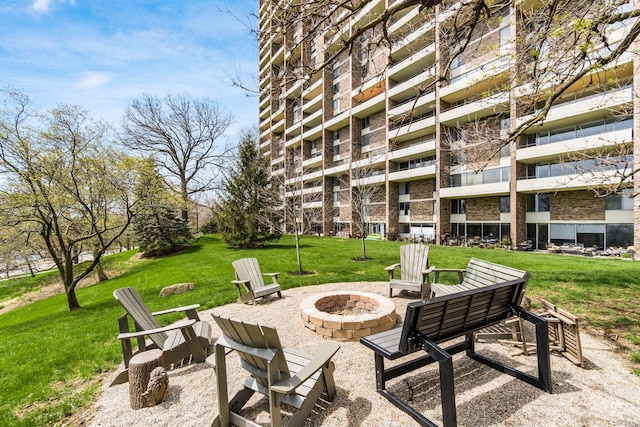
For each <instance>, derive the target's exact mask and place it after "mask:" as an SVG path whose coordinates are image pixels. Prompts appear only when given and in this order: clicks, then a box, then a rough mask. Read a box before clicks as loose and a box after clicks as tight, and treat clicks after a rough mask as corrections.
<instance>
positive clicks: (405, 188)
mask: <svg viewBox="0 0 640 427" xmlns="http://www.w3.org/2000/svg"><path fill="white" fill-rule="evenodd" d="M398 194H400V195H401V196H404V195H405V194H410V193H409V183H408V182H401V183H400V184H399V186H398Z"/></svg>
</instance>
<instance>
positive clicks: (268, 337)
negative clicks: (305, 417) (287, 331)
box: [212, 314, 291, 388]
mask: <svg viewBox="0 0 640 427" xmlns="http://www.w3.org/2000/svg"><path fill="white" fill-rule="evenodd" d="M212 316H213V319H214V320H215V322H216V323H217V324H218V326H219V327H220V330H221V331H222V333H223V334H224V335H225V336H226V338H227V339H231V340H233V341H235V342H236V343H238V344H242V345H244V346H246V347H249V348H253V349H268V350H271V351H273V352H274V354H275V355H274V358H273V359H272V360H271V361H268V360H265V359H263V358H260V357H254V356H252V355H251V354H249V353H247V352H243V351H241V350H239V349H237V348H236V350H237V353H238V355H239V356H240V359H241V365H242V367H243V368H245V369H246V370H247V371H249V372H251V374H252V376H253V377H254V378H255V379H256V380H257V381H258V382H259V383H261V384H262V385H263V386H264V387H267V388H268V387H269V378H268V375H267V369H268V367H269V366H268V364H269V362H270V363H271V365H272V368H273V367H274V366H275V367H277V371H278V372H277V374H278V376H277V378H274V379H273V381H276V380H281V379H287V378H290V377H291V373H290V372H289V367H288V365H287V361H286V359H285V355H284V352H283V350H282V345H281V344H280V338H279V337H278V333H277V331H276V329H275V328H274V327H272V326H264V325H258V324H256V323H251V322H243V321H239V320H233V319H230V318H227V317H221V316H218V315H216V314H212Z"/></svg>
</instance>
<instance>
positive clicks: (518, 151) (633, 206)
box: [259, 0, 640, 249]
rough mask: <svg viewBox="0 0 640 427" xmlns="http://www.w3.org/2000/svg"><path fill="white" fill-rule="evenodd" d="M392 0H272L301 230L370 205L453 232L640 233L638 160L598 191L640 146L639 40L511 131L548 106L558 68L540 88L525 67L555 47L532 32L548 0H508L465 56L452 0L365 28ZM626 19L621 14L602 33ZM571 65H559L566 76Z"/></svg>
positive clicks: (276, 112) (606, 242)
mask: <svg viewBox="0 0 640 427" xmlns="http://www.w3.org/2000/svg"><path fill="white" fill-rule="evenodd" d="M394 3H396V1H394V0H373V1H371V2H368V3H367V5H366V6H365V7H364V8H362V9H361V10H359V11H357V12H356V13H353V14H347V13H346V12H345V13H344V14H343V15H342V16H348V18H346V19H342V20H341V19H339V18H340V15H338V18H336V17H335V16H334V17H332V21H331V22H332V24H331V25H329V24H328V23H327V22H328V21H322V19H320V18H319V17H318V15H317V14H316V15H314V16H311V15H310V16H309V17H308V19H295V20H291V21H288V20H287V17H286V16H287V13H286V11H287V5H288V4H291V2H290V1H284V0H280V1H277V0H260V9H259V17H260V19H259V23H260V48H259V49H260V50H259V51H260V62H259V64H260V65H259V70H260V71H259V77H260V89H261V96H260V102H259V115H260V118H259V120H260V126H259V129H260V149H261V152H262V153H263V155H264V156H265V158H267V159H268V161H269V165H270V168H271V173H272V176H273V177H274V178H280V182H281V183H282V191H283V194H284V195H285V198H286V199H287V200H288V201H289V203H290V204H291V205H292V206H291V207H292V208H293V209H292V210H291V212H294V214H293V215H295V218H296V221H297V222H298V223H299V226H300V227H301V229H302V230H303V231H305V232H313V233H319V234H324V235H338V236H340V235H342V236H347V235H354V234H358V233H359V231H358V230H357V228H355V223H356V222H357V220H362V221H363V223H364V224H365V225H366V229H365V232H366V233H380V234H381V235H383V236H384V237H386V238H422V239H425V240H428V241H434V242H437V243H441V244H448V243H454V242H458V241H462V240H463V239H464V240H467V241H468V240H485V241H487V240H488V241H492V240H495V241H501V240H502V239H503V238H506V239H508V240H509V241H510V242H511V243H512V245H513V246H516V245H517V244H519V243H521V242H525V241H529V242H530V243H532V244H533V247H535V248H538V249H545V248H547V246H548V245H549V244H551V243H554V244H556V245H562V244H573V245H584V246H585V247H597V248H599V249H605V248H608V247H612V246H613V247H622V248H625V249H626V248H627V247H628V246H631V245H634V246H635V247H637V248H638V247H640V203H638V199H640V196H639V197H636V198H633V197H629V196H631V195H633V194H637V193H639V192H640V176H638V175H640V174H635V175H634V176H633V177H632V178H630V179H628V180H627V183H626V185H624V186H623V188H621V189H620V191H618V192H616V193H613V194H609V195H607V196H605V197H596V195H595V193H594V191H593V188H594V187H598V186H599V184H600V183H602V184H605V183H606V179H605V178H606V177H610V178H611V179H612V180H614V181H615V180H619V179H620V178H619V176H618V175H616V173H615V172H614V171H615V170H616V168H618V169H617V170H618V171H619V168H620V167H621V166H625V167H626V168H630V167H631V166H632V165H633V164H634V158H633V152H634V149H635V151H637V150H638V149H639V148H640V132H639V131H640V129H639V128H638V127H639V124H638V119H637V118H636V120H635V122H634V113H635V117H640V116H639V115H638V113H639V112H640V111H638V108H639V106H640V103H638V102H637V101H635V99H634V93H637V92H638V91H637V90H635V89H636V88H638V87H639V84H640V80H639V79H640V71H638V69H637V67H638V64H640V62H639V61H638V59H635V61H634V54H633V53H632V49H629V50H628V52H627V53H625V54H624V55H622V56H621V57H620V58H618V59H617V61H615V62H614V63H611V64H607V66H605V67H602V68H600V69H598V70H595V71H593V72H590V73H587V74H586V75H584V76H583V77H581V78H579V79H577V80H576V81H575V82H574V83H573V84H572V85H571V86H570V87H569V88H568V89H567V90H566V91H564V92H563V93H562V94H561V96H560V97H558V98H557V99H555V100H554V102H553V105H552V106H551V108H550V110H549V111H548V114H547V116H546V118H545V119H544V120H543V121H541V122H540V123H536V124H535V125H534V126H531V127H529V128H527V129H526V130H525V132H524V133H523V134H522V135H520V136H518V137H517V138H514V139H513V141H512V142H511V143H510V144H508V145H505V146H501V145H500V143H499V142H497V141H500V136H501V135H504V134H505V133H507V132H509V131H512V132H513V130H514V129H516V127H517V126H518V125H519V124H520V123H522V122H524V121H526V120H527V119H529V118H530V117H532V115H535V114H536V113H537V112H538V111H540V109H542V108H544V103H545V98H544V96H541V94H542V93H544V91H545V88H544V83H541V84H540V86H539V87H538V88H537V89H535V90H531V89H530V90H529V92H528V93H527V92H526V88H527V87H531V86H532V84H531V83H530V82H528V81H527V79H529V80H532V79H535V78H536V76H533V75H532V74H533V72H532V71H531V70H532V69H541V68H535V67H536V66H537V67H540V61H541V58H542V57H543V56H544V55H545V49H546V50H547V51H548V50H549V49H553V47H550V46H549V45H544V44H543V45H542V48H541V49H540V50H539V51H538V52H537V53H536V54H535V55H534V54H532V53H531V49H529V51H525V49H522V48H521V47H520V48H519V47H518V46H521V43H520V40H526V39H527V36H528V34H529V29H530V28H533V27H532V25H535V24H534V23H533V20H530V22H527V20H526V19H527V18H526V16H527V14H526V13H525V11H523V10H519V9H518V8H519V7H524V6H521V5H523V4H527V3H535V2H519V3H518V5H515V4H513V2H511V3H509V2H506V3H504V7H503V8H502V9H501V10H500V11H499V12H497V13H494V15H495V16H494V17H493V18H492V19H489V20H486V22H483V23H482V24H481V25H480V26H479V28H478V29H476V30H474V32H472V34H471V36H470V37H468V43H466V46H465V47H464V49H463V50H461V51H456V53H457V54H456V55H455V56H453V55H452V54H451V52H453V51H454V48H455V47H456V45H455V43H453V44H452V42H451V40H450V38H449V39H447V37H446V36H445V35H444V34H446V31H447V28H450V27H451V25H452V24H451V20H452V19H454V17H455V16H456V11H457V10H458V7H459V3H457V2H454V1H447V2H443V3H442V4H441V5H439V6H437V7H435V8H433V9H430V10H420V6H415V7H411V8H406V9H404V10H402V11H401V12H398V13H395V14H394V15H393V18H392V19H391V20H390V21H388V22H386V24H387V27H386V30H387V31H386V34H384V37H382V35H381V32H382V30H381V25H378V26H373V27H372V28H370V29H368V30H366V31H361V30H360V29H361V28H363V27H365V26H366V25H367V23H368V22H370V18H371V16H373V15H374V14H377V15H378V16H379V15H380V14H381V13H382V12H384V11H385V10H389V8H392V7H393V5H394ZM295 4H304V1H298V2H295ZM632 5H633V2H631V3H630V4H628V5H627V6H628V7H632ZM530 7H534V8H535V5H534V6H530ZM621 7H624V6H621ZM631 22H633V21H632V20H631V19H630V20H629V24H630V23H631ZM290 23H291V24H290ZM337 25H338V26H337ZM480 27H482V28H480ZM628 28H629V25H626V23H622V25H620V24H616V25H612V26H611V27H610V28H607V41H608V44H609V46H608V47H607V46H605V47H603V48H608V49H610V48H611V46H615V43H619V42H620V41H621V40H623V39H624V37H625V35H626V34H627V33H628ZM356 32H357V34H358V37H355V38H354V37H352V36H353V34H356ZM475 34H478V36H477V37H476V36H475ZM344 40H350V43H351V44H350V46H349V48H348V49H341V46H343V45H344ZM381 40H382V41H386V43H385V42H381ZM454 42H455V41H454ZM452 46H453V47H452ZM545 46H546V47H545ZM596 48H598V46H595V47H593V49H596ZM452 56H453V58H452ZM532 61H537V65H531V64H533V62H532ZM562 64H564V63H560V62H556V63H554V64H552V66H553V67H556V69H557V70H560V71H558V72H557V75H556V78H560V77H558V76H561V75H562V74H561V69H562V67H563V65H562ZM318 69H319V71H314V70H318ZM634 70H635V72H634ZM547 72H548V70H547ZM442 76H445V77H446V78H440V77H442ZM556 83H557V82H556ZM634 108H635V111H634ZM492 141H493V142H492ZM612 147H613V148H612ZM622 147H624V149H622ZM587 149H588V150H589V157H585V156H584V153H585V150H587ZM625 150H626V151H625ZM598 159H600V160H598ZM635 165H636V169H637V168H638V167H639V166H640V162H639V161H638V160H635ZM361 188H368V189H369V190H368V191H365V192H362V191H355V189H361ZM603 188H604V186H603ZM290 215H291V214H290Z"/></svg>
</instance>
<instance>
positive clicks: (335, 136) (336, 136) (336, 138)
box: [333, 130, 340, 145]
mask: <svg viewBox="0 0 640 427" xmlns="http://www.w3.org/2000/svg"><path fill="white" fill-rule="evenodd" d="M336 144H340V131H337V130H334V131H333V145H336Z"/></svg>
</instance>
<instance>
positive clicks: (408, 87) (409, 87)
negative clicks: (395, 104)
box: [389, 67, 436, 99]
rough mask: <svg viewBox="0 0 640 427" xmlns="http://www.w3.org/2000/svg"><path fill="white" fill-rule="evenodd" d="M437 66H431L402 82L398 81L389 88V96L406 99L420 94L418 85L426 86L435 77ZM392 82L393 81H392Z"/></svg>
mask: <svg viewBox="0 0 640 427" xmlns="http://www.w3.org/2000/svg"><path fill="white" fill-rule="evenodd" d="M435 71H436V70H435V67H431V68H429V69H427V70H425V71H423V72H421V73H419V74H417V75H415V76H413V77H411V78H410V79H409V80H406V81H403V82H402V83H396V84H395V85H393V86H392V87H390V88H389V98H392V99H393V98H395V99H406V98H409V97H411V96H415V95H417V94H418V92H419V90H418V89H417V88H416V86H418V87H420V86H425V85H426V84H427V83H429V82H430V81H431V80H433V79H434V78H435ZM390 84H391V83H390Z"/></svg>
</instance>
